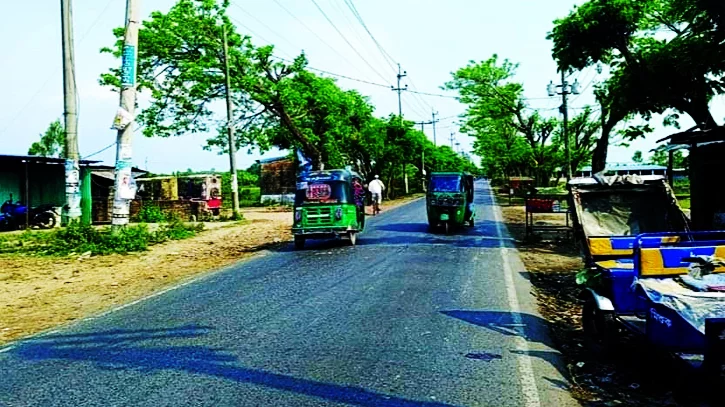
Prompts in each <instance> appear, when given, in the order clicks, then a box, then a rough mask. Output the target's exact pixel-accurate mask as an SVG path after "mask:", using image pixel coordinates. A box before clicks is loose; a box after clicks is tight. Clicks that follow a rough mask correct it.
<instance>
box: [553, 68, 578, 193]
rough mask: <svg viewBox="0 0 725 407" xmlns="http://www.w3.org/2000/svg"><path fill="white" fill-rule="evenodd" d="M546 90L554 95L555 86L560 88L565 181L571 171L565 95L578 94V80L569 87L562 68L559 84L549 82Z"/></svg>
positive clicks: (570, 176)
mask: <svg viewBox="0 0 725 407" xmlns="http://www.w3.org/2000/svg"><path fill="white" fill-rule="evenodd" d="M546 88H547V92H548V93H549V96H555V95H556V94H557V92H556V90H555V88H561V93H559V95H561V108H560V109H559V110H560V111H561V114H562V115H563V116H564V120H563V126H564V128H563V131H562V133H563V135H564V157H565V159H564V160H565V162H566V171H565V174H566V181H567V182H569V180H571V178H572V173H571V151H570V149H569V108H568V106H567V96H569V95H570V94H574V95H578V94H579V82H578V81H574V83H573V84H572V85H571V88H570V87H569V83H567V81H566V72H564V71H563V70H562V71H561V85H554V83H553V82H549V85H548V86H547V87H546Z"/></svg>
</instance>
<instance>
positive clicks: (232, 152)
mask: <svg viewBox="0 0 725 407" xmlns="http://www.w3.org/2000/svg"><path fill="white" fill-rule="evenodd" d="M222 30H223V31H222V33H223V35H222V37H223V39H224V79H225V83H224V85H225V91H226V94H227V133H228V134H229V171H230V172H231V176H232V185H231V187H232V188H231V189H232V213H233V216H234V219H235V220H236V219H239V181H238V180H237V146H236V143H235V140H234V103H233V102H232V91H231V87H232V85H231V78H230V77H229V45H228V44H227V27H226V25H225V26H224V27H223V29H222Z"/></svg>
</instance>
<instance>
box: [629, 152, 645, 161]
mask: <svg viewBox="0 0 725 407" xmlns="http://www.w3.org/2000/svg"><path fill="white" fill-rule="evenodd" d="M632 161H634V162H636V163H638V164H642V163H643V162H644V158H643V157H642V152H641V151H639V150H638V151H635V152H634V155H632Z"/></svg>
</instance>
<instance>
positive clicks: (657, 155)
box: [649, 147, 690, 169]
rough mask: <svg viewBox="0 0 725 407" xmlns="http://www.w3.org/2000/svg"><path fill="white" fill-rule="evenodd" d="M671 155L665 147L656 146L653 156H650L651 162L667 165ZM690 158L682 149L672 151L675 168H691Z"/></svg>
mask: <svg viewBox="0 0 725 407" xmlns="http://www.w3.org/2000/svg"><path fill="white" fill-rule="evenodd" d="M669 161H670V157H669V153H668V152H667V151H665V149H664V148H661V147H660V148H656V149H655V150H654V151H653V153H652V157H650V159H649V162H650V164H655V165H663V166H667V165H668V164H669ZM689 166H690V165H689V160H688V159H687V157H686V156H685V155H684V154H683V153H682V150H675V151H674V152H673V153H672V167H673V168H684V169H687V168H689Z"/></svg>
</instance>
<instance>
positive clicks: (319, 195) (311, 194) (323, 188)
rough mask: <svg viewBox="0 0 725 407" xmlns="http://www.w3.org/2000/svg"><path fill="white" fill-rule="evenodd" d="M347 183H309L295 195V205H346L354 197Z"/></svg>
mask: <svg viewBox="0 0 725 407" xmlns="http://www.w3.org/2000/svg"><path fill="white" fill-rule="evenodd" d="M348 190H349V187H348V185H347V183H345V182H342V181H327V182H314V183H312V182H311V183H308V184H307V185H306V186H305V188H303V189H298V190H297V193H296V194H295V205H297V206H300V205H310V204H330V203H346V202H348V198H351V197H352V195H351V194H350V193H349V191H348Z"/></svg>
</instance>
